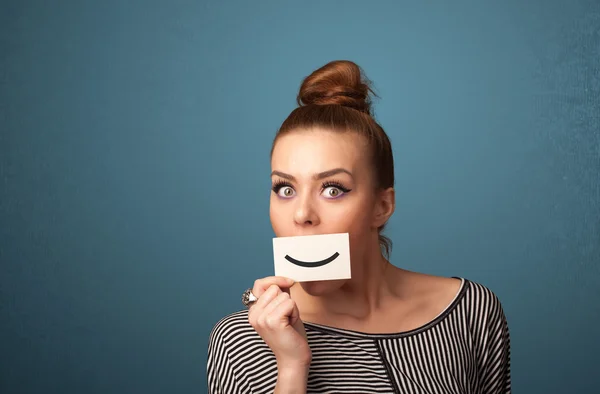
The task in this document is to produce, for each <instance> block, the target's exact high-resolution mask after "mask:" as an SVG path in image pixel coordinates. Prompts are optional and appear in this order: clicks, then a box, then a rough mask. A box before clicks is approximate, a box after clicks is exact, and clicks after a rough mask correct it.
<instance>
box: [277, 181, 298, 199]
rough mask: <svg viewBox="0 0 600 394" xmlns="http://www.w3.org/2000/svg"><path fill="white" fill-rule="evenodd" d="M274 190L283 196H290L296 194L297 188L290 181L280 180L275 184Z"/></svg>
mask: <svg viewBox="0 0 600 394" xmlns="http://www.w3.org/2000/svg"><path fill="white" fill-rule="evenodd" d="M273 191H274V192H275V193H276V194H277V195H278V196H279V197H281V198H290V197H293V196H294V194H295V190H294V188H293V187H292V185H290V184H289V183H288V182H285V181H278V182H276V183H275V184H274V185H273Z"/></svg>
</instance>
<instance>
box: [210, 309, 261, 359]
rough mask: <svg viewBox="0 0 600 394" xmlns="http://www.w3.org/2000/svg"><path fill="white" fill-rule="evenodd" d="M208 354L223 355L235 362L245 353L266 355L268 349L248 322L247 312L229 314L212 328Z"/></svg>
mask: <svg viewBox="0 0 600 394" xmlns="http://www.w3.org/2000/svg"><path fill="white" fill-rule="evenodd" d="M208 342H209V343H208V352H209V354H216V353H220V354H224V355H227V357H229V358H230V359H231V361H234V362H235V361H236V360H238V358H240V357H243V355H244V354H246V353H247V352H252V353H255V354H268V353H270V349H269V347H268V346H267V344H266V343H265V341H264V340H263V339H262V338H261V337H260V335H258V333H257V332H256V330H255V329H254V327H252V326H251V325H250V322H249V321H248V310H246V309H244V310H241V311H237V312H233V313H230V314H228V315H226V316H224V317H223V318H221V319H220V320H219V321H218V322H217V323H216V324H215V325H214V326H213V328H212V330H211V332H210V336H209V341H208Z"/></svg>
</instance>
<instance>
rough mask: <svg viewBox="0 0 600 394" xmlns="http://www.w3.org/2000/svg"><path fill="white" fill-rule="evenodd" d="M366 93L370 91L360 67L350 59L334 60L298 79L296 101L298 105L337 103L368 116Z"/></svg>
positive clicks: (367, 97) (368, 108) (368, 99)
mask: <svg viewBox="0 0 600 394" xmlns="http://www.w3.org/2000/svg"><path fill="white" fill-rule="evenodd" d="M369 93H373V90H372V89H371V87H370V81H369V80H368V79H367V78H366V77H365V76H364V73H363V72H362V69H361V68H360V67H359V66H358V65H357V64H355V63H353V62H351V61H348V60H336V61H332V62H330V63H327V64H326V65H324V66H323V67H321V68H319V69H317V70H315V71H313V72H312V74H310V75H309V76H308V77H306V78H305V79H304V81H302V85H301V86H300V92H299V93H298V98H297V101H298V105H311V104H316V105H327V104H338V105H342V106H345V107H350V108H354V109H356V110H358V111H361V112H365V113H367V114H369V115H371V98H370V96H369ZM373 94H374V93H373Z"/></svg>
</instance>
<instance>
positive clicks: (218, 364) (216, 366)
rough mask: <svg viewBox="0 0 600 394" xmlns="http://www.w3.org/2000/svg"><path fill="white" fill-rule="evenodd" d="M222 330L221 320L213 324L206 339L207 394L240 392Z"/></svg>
mask: <svg viewBox="0 0 600 394" xmlns="http://www.w3.org/2000/svg"><path fill="white" fill-rule="evenodd" d="M224 332H225V326H224V322H223V321H221V322H220V323H217V325H215V327H214V328H213V330H212V331H211V333H210V336H209V340H208V360H207V363H206V376H207V384H208V393H209V394H233V393H236V394H239V393H241V390H240V388H239V385H238V381H237V379H236V377H235V375H234V371H233V368H232V366H231V362H230V359H229V355H228V353H227V344H226V341H225V339H224Z"/></svg>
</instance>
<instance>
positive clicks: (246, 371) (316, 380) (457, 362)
mask: <svg viewBox="0 0 600 394" xmlns="http://www.w3.org/2000/svg"><path fill="white" fill-rule="evenodd" d="M304 324H305V329H306V334H307V336H308V343H309V346H310V348H311V351H312V362H311V366H310V370H309V375H308V385H307V392H308V393H411V394H412V393H423V394H425V393H426V394H433V393H435V394H442V393H478V394H479V393H486V394H487V393H510V392H511V381H510V337H509V332H508V325H507V322H506V318H505V315H504V312H503V309H502V306H501V304H500V302H499V300H498V298H497V297H496V295H495V294H494V293H492V291H491V290H489V289H488V288H486V287H484V286H483V285H481V284H478V283H475V282H472V281H469V280H467V279H462V285H461V288H460V291H459V292H458V294H457V295H456V297H455V299H454V300H453V301H452V303H451V304H450V305H449V306H448V307H447V308H446V309H445V310H444V312H442V313H441V314H440V315H438V316H437V317H436V318H435V319H434V320H432V321H431V322H429V323H428V324H426V325H424V326H421V327H419V328H417V329H414V330H411V331H407V332H400V333H392V334H368V333H362V332H358V331H351V330H345V329H339V328H333V327H328V326H322V325H318V324H312V323H306V322H305V323H304ZM207 377H208V389H209V393H211V394H217V393H218V394H223V393H257V394H258V393H273V390H274V388H275V384H276V382H277V363H276V360H275V356H274V355H273V353H272V352H271V350H270V348H269V347H268V346H267V345H266V343H265V342H264V341H263V340H262V338H261V337H260V336H259V335H258V334H257V333H256V331H255V330H254V328H253V327H252V326H251V325H250V323H249V322H248V311H247V310H243V311H239V312H235V313H232V314H230V315H228V316H226V317H224V318H223V319H221V320H220V321H219V322H218V323H217V324H216V325H215V326H214V327H213V329H212V332H211V334H210V339H209V346H208V364H207Z"/></svg>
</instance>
